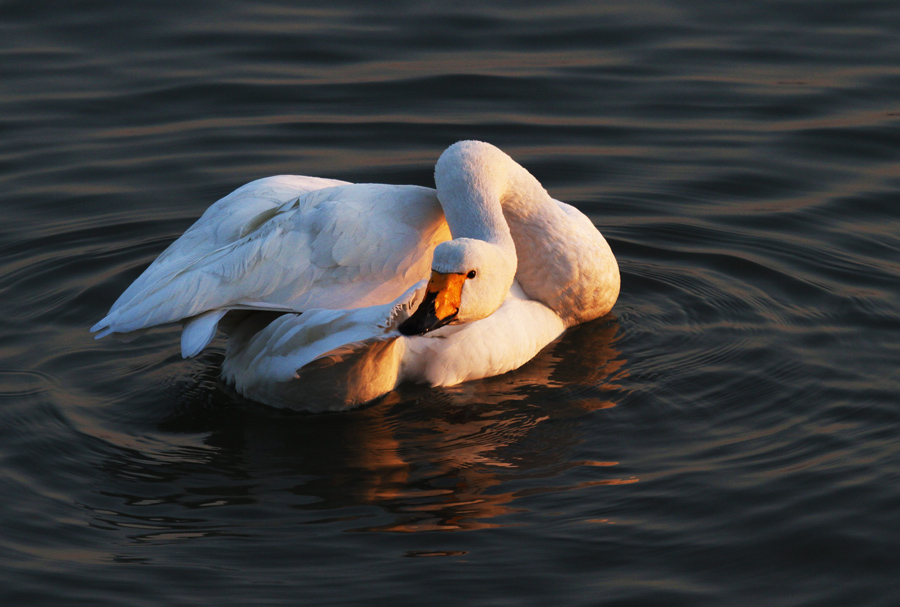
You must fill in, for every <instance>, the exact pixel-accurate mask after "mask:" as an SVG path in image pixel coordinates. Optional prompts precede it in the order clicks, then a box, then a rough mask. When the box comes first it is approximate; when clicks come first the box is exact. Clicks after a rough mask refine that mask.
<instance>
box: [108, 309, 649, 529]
mask: <svg viewBox="0 0 900 607" xmlns="http://www.w3.org/2000/svg"><path fill="white" fill-rule="evenodd" d="M619 332H620V328H619V325H618V323H617V321H615V320H610V319H609V318H607V319H601V320H598V321H595V322H592V323H589V324H587V325H583V326H580V327H576V328H574V329H572V330H570V331H569V332H568V333H566V334H565V335H564V336H563V338H561V339H560V340H558V341H557V342H555V343H554V344H551V346H549V347H548V348H546V349H545V350H544V351H543V352H541V353H540V354H539V355H538V356H537V357H536V358H535V359H534V360H532V361H531V362H530V363H528V364H527V365H525V366H523V367H522V368H521V369H519V370H518V371H515V372H512V373H509V374H506V375H502V376H499V377H493V378H490V379H487V380H483V381H476V382H470V383H468V384H463V385H461V386H456V387H453V388H443V389H437V390H434V389H430V388H428V387H425V386H415V385H409V386H403V387H402V388H401V389H400V390H398V391H396V392H393V393H391V394H389V395H387V396H386V397H384V398H382V399H381V400H379V401H378V402H377V403H376V404H374V405H372V406H369V407H366V408H363V409H360V410H356V411H351V412H345V413H339V414H318V415H310V414H297V413H288V412H283V411H276V410H272V409H270V408H267V407H261V406H258V405H253V404H249V403H248V404H245V405H234V404H231V405H229V404H227V402H225V403H214V404H213V407H214V408H215V409H216V410H215V412H214V413H212V412H210V411H209V410H208V409H207V408H205V407H204V406H203V405H200V406H198V405H196V404H189V405H188V406H187V407H186V408H184V409H182V410H181V411H180V413H179V414H178V415H177V416H176V417H173V418H171V419H169V420H167V421H166V422H163V423H162V424H160V426H159V428H158V431H159V432H162V433H163V434H167V435H178V434H184V435H187V436H198V435H201V436H203V439H202V444H197V445H195V446H193V447H192V446H187V445H186V446H183V447H181V448H180V449H179V450H178V452H177V454H165V453H160V454H159V455H158V456H157V455H156V454H153V455H151V453H152V449H150V448H148V446H147V445H144V446H143V448H142V449H141V450H137V449H135V448H134V447H135V445H134V444H133V439H129V438H125V437H123V440H126V441H127V442H128V444H124V445H118V447H117V448H116V449H115V452H114V453H115V454H116V455H115V456H114V457H110V458H108V459H107V460H106V461H105V462H104V467H105V469H106V472H107V473H108V474H109V475H111V476H112V477H114V478H116V479H118V480H119V481H127V482H126V483H125V485H126V486H128V487H132V488H138V489H139V491H138V492H134V491H132V492H131V493H129V490H124V489H123V492H122V493H120V494H119V495H118V496H117V497H118V498H119V499H120V500H121V502H122V503H121V508H120V509H118V510H114V509H113V508H111V507H107V508H103V509H96V510H94V516H95V519H96V521H97V522H98V524H103V525H115V526H117V527H120V528H125V529H128V530H129V533H128V535H129V536H130V537H131V538H132V539H133V540H135V541H150V540H154V541H158V540H173V539H187V538H191V537H207V536H210V535H216V534H228V530H227V529H222V528H218V527H216V525H213V524H211V523H209V522H208V521H207V520H206V519H205V518H204V517H203V516H202V515H201V513H202V509H204V508H217V507H224V506H245V505H248V504H257V503H260V502H266V501H267V500H269V499H271V498H272V494H271V492H272V491H276V492H277V493H279V494H281V497H279V498H277V501H279V502H284V503H285V505H287V506H289V507H291V508H295V509H300V510H302V511H307V512H309V513H310V514H311V515H313V516H314V517H315V520H311V521H310V522H311V523H322V522H324V520H334V521H337V520H343V521H346V522H347V523H348V524H350V521H356V520H357V519H360V518H371V517H372V516H376V518H378V519H379V522H378V524H374V525H370V524H365V522H364V521H358V522H354V523H353V524H352V525H350V527H349V528H350V529H356V530H361V531H363V530H364V531H402V532H416V531H431V530H461V529H479V528H484V527H491V526H496V525H499V524H502V523H499V522H496V521H494V520H493V519H496V518H497V517H500V516H502V515H505V514H508V513H511V512H514V509H513V507H512V506H511V504H512V503H513V502H514V501H515V500H517V499H518V498H521V497H524V496H528V495H534V494H537V493H545V492H558V491H568V490H572V489H579V488H583V487H587V486H592V485H612V484H620V483H632V482H636V480H637V479H634V478H620V477H618V476H617V475H616V474H615V466H616V462H608V461H578V460H573V459H572V456H571V451H572V449H573V447H575V446H576V445H578V444H579V443H580V442H581V441H582V440H583V437H582V436H581V434H580V432H581V428H580V426H579V424H578V423H577V419H578V418H579V417H581V416H584V415H587V414H590V413H592V412H594V411H598V410H601V409H606V408H609V407H613V406H615V402H616V399H617V395H618V391H617V388H618V386H617V385H616V382H617V381H618V380H620V379H621V378H623V377H625V376H626V374H627V372H626V370H625V364H626V361H625V360H623V359H622V358H621V355H620V352H619V351H618V350H617V349H616V348H615V342H616V341H617V338H618V336H619ZM197 390H202V391H204V392H206V393H208V392H209V391H210V386H209V385H208V383H207V382H206V381H201V382H200V383H199V384H198V385H193V386H191V387H189V388H188V389H187V391H186V393H185V394H184V396H185V397H186V398H187V399H188V400H189V401H190V399H191V398H193V396H192V393H193V391H197ZM219 399H221V400H223V401H228V400H229V395H227V394H224V393H220V394H219ZM572 420H576V423H569V422H570V421H572ZM104 436H105V437H106V439H107V440H109V439H110V438H111V437H115V436H116V435H115V433H110V432H106V431H104ZM112 440H116V439H115V438H113V439H112ZM171 442H177V440H176V441H171ZM578 467H584V468H585V471H584V472H581V473H578V474H574V475H572V474H567V472H568V471H570V470H571V469H573V468H578ZM572 476H574V477H576V478H581V477H588V478H587V479H586V480H578V481H577V482H574V483H570V484H564V481H563V479H565V478H570V477H572ZM135 483H136V485H135ZM173 486H177V487H178V488H179V489H180V491H178V490H176V491H173V490H172V487H173ZM162 487H166V490H165V491H164V492H160V491H158V490H155V488H162ZM284 494H290V495H292V496H295V497H294V498H293V499H289V500H285V497H284ZM296 498H299V499H296ZM164 504H165V505H168V506H169V510H168V511H169V512H171V506H172V505H179V506H181V507H183V508H184V511H183V512H184V515H183V516H178V517H175V518H173V517H171V516H165V517H161V516H156V515H149V516H148V515H144V514H142V513H141V511H142V510H143V509H147V508H149V509H151V510H152V509H153V507H155V506H160V505H164ZM361 506H375V507H377V508H378V509H379V510H380V511H381V512H380V513H379V514H377V515H373V514H372V512H368V511H367V512H366V513H365V514H353V515H349V516H345V515H343V514H340V511H342V510H346V509H351V510H352V509H354V508H358V507H361ZM330 511H331V512H332V513H331V514H329V512H330ZM334 511H337V512H338V514H334ZM384 514H387V515H389V520H388V522H381V521H382V520H383V519H384V516H383V515H384Z"/></svg>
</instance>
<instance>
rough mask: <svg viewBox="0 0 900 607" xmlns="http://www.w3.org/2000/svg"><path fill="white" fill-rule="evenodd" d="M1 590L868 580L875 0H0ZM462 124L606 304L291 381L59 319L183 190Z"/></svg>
mask: <svg viewBox="0 0 900 607" xmlns="http://www.w3.org/2000/svg"><path fill="white" fill-rule="evenodd" d="M0 40H2V42H0V133H2V137H0V184H2V192H3V196H2V199H0V213H2V217H3V223H2V227H0V292H2V297H0V335H2V336H3V337H2V342H0V377H2V379H0V494H2V495H3V499H2V500H0V588H2V590H0V603H2V604H3V605H16V606H18V605H62V606H70V605H91V606H98V605H99V606H102V605H136V606H142V605H153V606H157V605H160V606H161V605H166V606H169V605H208V604H217V605H250V604H254V605H288V604H290V605H294V604H303V605H358V604H383V605H413V604H416V605H419V604H422V603H423V602H427V603H429V604H434V605H459V604H475V605H501V604H503V605H616V606H621V605H773V606H788V605H817V606H821V605H834V606H846V605H854V606H860V605H862V606H888V605H896V604H898V603H900V586H898V584H897V582H896V574H897V571H898V570H900V567H898V565H900V558H898V548H900V515H898V512H900V474H898V470H900V441H898V430H900V411H898V407H897V395H898V394H900V374H898V363H900V347H898V344H900V310H898V307H900V214H898V212H897V211H896V205H897V202H898V200H900V103H898V99H900V63H898V58H900V8H898V6H897V4H896V3H895V2H893V1H892V0H871V1H859V2H857V1H854V2H849V1H846V2H845V1H841V0H834V1H827V2H822V1H816V2H812V1H810V2H801V1H792V2H754V3H722V2H705V1H694V2H686V1H682V2H661V1H653V0H646V1H645V0H638V1H636V2H630V3H602V4H601V3H594V2H588V1H584V2H578V1H571V2H554V3H546V2H540V3H537V2H536V3H520V2H516V3H511V2H510V3H502V2H501V3H493V4H491V5H486V4H485V3H469V2H454V3H449V4H448V3H437V2H435V3H421V2H409V3H406V2H381V3H365V2H358V3H354V2H327V3H324V2H323V3H320V4H316V5H313V4H311V3H304V4H303V5H299V6H298V5H296V4H294V3H289V2H284V3H279V2H275V1H265V2H253V3H250V2H240V3H239V2H208V1H204V0H188V1H185V2H180V3H178V4H177V6H176V5H167V6H160V5H159V4H158V3H156V2H152V3H151V2H140V1H130V2H126V3H122V2H110V1H107V0H96V1H93V2H78V3H75V2H70V3H43V2H16V1H7V2H3V3H2V4H0ZM464 138H478V139H483V140H486V141H490V142H492V143H494V144H496V145H498V146H499V147H501V148H502V149H504V150H505V151H507V152H508V153H510V154H511V155H512V156H513V157H514V158H516V159H517V160H518V161H519V162H520V163H522V164H523V165H524V166H526V167H527V168H529V169H530V170H531V171H532V173H533V174H535V176H537V177H538V178H539V179H540V180H541V181H542V182H543V183H544V185H545V186H546V187H547V188H548V189H549V190H550V192H551V193H552V194H553V195H554V196H555V197H557V198H559V199H561V200H565V201H567V202H570V203H572V204H575V205H576V206H578V207H579V208H580V209H582V210H583V211H584V212H585V213H587V214H588V215H589V216H590V217H591V218H592V220H593V221H594V222H595V223H596V224H597V225H598V226H599V227H600V228H601V230H602V231H603V233H604V234H605V235H606V237H607V239H608V240H609V241H610V244H611V246H612V247H613V250H614V251H615V253H616V255H617V257H618V259H619V262H620V265H621V269H622V278H623V279H622V294H621V296H620V299H619V302H618V304H617V305H616V307H615V309H614V311H613V313H612V314H611V315H610V316H609V317H607V318H604V319H601V320H598V321H595V322H593V323H589V324H587V325H584V326H581V327H578V328H576V329H574V330H571V331H569V332H568V333H566V334H565V335H564V336H563V337H562V338H561V339H560V340H559V341H557V342H555V343H554V344H552V345H551V346H550V347H549V348H548V349H547V350H545V351H544V352H542V353H541V354H540V355H539V356H538V357H537V358H536V359H535V360H534V361H532V362H531V363H530V364H528V365H527V366H525V367H523V368H522V369H520V370H519V371H517V372H514V373H511V374H508V375H505V376H502V377H497V378H493V379H490V380H486V381H482V382H473V383H471V384H466V385H463V386H460V387H458V388H453V389H442V390H430V389H427V388H424V387H418V386H409V387H404V388H403V389H402V390H400V391H398V392H397V393H395V394H392V395H390V396H389V397H387V398H386V399H385V400H383V401H381V402H379V403H377V404H375V405H374V406H372V407H369V408H365V409H362V410H359V411H355V412H351V413H346V414H334V415H303V414H290V413H285V412H281V411H277V410H273V409H270V408H267V407H264V406H260V405H254V404H253V403H248V402H245V401H241V400H240V399H238V398H237V397H235V395H233V394H232V393H231V392H229V390H228V389H227V388H226V387H224V386H221V385H220V384H219V382H218V380H217V377H218V366H219V364H220V362H221V359H222V353H223V342H222V341H221V340H217V341H216V342H215V343H214V347H212V348H211V349H210V350H208V351H207V352H206V353H205V354H204V355H203V356H201V357H199V358H198V359H195V360H191V361H183V360H181V359H180V356H179V346H178V331H177V330H176V329H165V330H161V331H157V332H154V333H150V334H149V335H147V336H145V337H144V338H142V339H140V340H138V341H135V342H133V343H131V344H125V345H122V344H116V343H114V342H111V341H109V340H104V341H101V342H94V341H93V340H92V339H91V337H90V335H89V334H88V332H87V328H88V327H89V326H90V325H92V324H93V323H94V322H96V321H97V320H98V319H99V318H101V317H102V316H103V314H104V313H105V311H106V309H107V308H108V307H109V305H110V304H111V303H112V301H113V300H114V299H115V297H116V296H117V295H118V294H119V293H120V292H121V291H122V290H123V289H124V288H125V287H126V286H127V285H128V284H129V283H130V282H131V281H132V280H133V279H134V278H135V277H136V276H137V275H138V274H139V273H140V271H141V270H142V269H143V268H144V267H145V266H146V265H147V264H148V263H149V262H150V261H151V260H152V259H153V258H154V257H155V256H156V255H157V254H158V253H159V252H160V251H161V250H162V249H163V248H164V247H165V246H166V245H167V244H168V243H169V242H171V241H172V240H173V239H174V238H175V237H176V236H177V235H178V234H180V233H181V232H182V231H183V230H184V229H185V228H186V227H187V226H189V225H190V224H191V223H192V221H193V220H194V219H195V218H196V217H198V216H199V215H200V213H201V212H202V211H203V210H204V209H205V208H206V207H207V206H208V205H209V204H211V203H212V202H213V201H215V200H216V199H217V198H219V197H221V196H223V195H225V194H226V193H228V192H229V191H231V190H232V189H234V188H235V187H237V186H239V185H241V184H243V183H245V182H247V181H250V180H252V179H255V178H257V177H261V176H265V175H271V174H278V173H297V174H309V175H318V176H325V177H334V178H340V179H347V180H351V181H378V182H386V183H414V184H419V185H431V184H432V176H431V173H432V167H433V164H434V161H435V160H436V158H437V156H438V155H439V154H440V152H441V151H442V150H443V149H444V148H445V147H446V146H447V145H449V144H450V143H452V142H454V141H456V140H459V139H464Z"/></svg>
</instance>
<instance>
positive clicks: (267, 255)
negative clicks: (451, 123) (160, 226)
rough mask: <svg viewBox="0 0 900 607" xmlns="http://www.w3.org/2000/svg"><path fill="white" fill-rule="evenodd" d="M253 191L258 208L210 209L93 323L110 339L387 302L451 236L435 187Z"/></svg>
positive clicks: (426, 265) (423, 270) (424, 269)
mask: <svg viewBox="0 0 900 607" xmlns="http://www.w3.org/2000/svg"><path fill="white" fill-rule="evenodd" d="M245 187H246V186H245ZM240 191H241V190H238V191H237V192H235V193H234V194H232V195H233V196H234V195H235V194H238V193H239V192H240ZM251 191H253V192H254V196H253V197H252V201H253V204H252V206H254V209H253V210H254V211H255V214H254V213H253V212H247V211H245V210H243V209H240V210H238V208H237V207H238V205H237V204H236V201H235V200H234V199H233V200H231V201H229V204H226V205H222V206H221V207H220V208H218V209H217V210H216V211H214V212H212V213H211V212H210V211H212V209H210V211H207V213H206V214H204V216H203V217H201V219H200V220H199V221H198V222H197V224H195V226H194V227H192V228H191V229H189V230H188V231H187V232H186V233H185V234H184V235H183V236H182V238H181V239H179V241H176V242H175V243H173V245H172V246H171V247H170V248H169V249H168V250H167V251H165V252H164V253H163V254H162V255H161V256H160V259H158V260H157V262H154V264H153V265H151V266H150V267H149V268H148V269H147V272H145V275H147V276H145V275H142V276H141V277H139V278H138V280H137V281H136V282H135V285H132V287H130V288H129V289H128V290H127V291H126V292H125V293H124V294H123V295H122V297H121V298H120V299H119V300H118V301H117V302H116V303H115V304H114V305H113V308H112V309H111V311H110V313H109V315H108V316H107V317H106V318H104V319H103V320H102V321H100V323H98V324H97V325H95V326H94V327H93V329H92V330H94V331H100V334H99V337H102V336H103V335H106V334H109V333H111V332H118V333H124V332H130V331H134V330H137V329H141V328H144V327H150V326H155V325H159V324H165V323H170V322H174V321H178V320H182V319H188V318H191V317H194V316H197V315H198V314H204V313H207V312H209V311H213V310H227V309H266V310H277V311H303V310H308V309H311V308H354V307H362V306H367V305H373V304H377V303H384V302H386V301H391V300H392V299H393V298H395V297H396V296H397V295H398V294H400V293H402V292H403V291H404V290H405V289H407V288H408V287H409V286H410V285H411V284H413V283H415V282H416V281H418V280H420V279H421V278H422V277H423V276H425V275H427V272H428V268H429V266H430V263H431V252H432V249H433V248H434V246H435V245H436V244H437V243H438V242H440V241H441V240H445V239H447V238H449V230H447V228H446V222H445V221H444V219H443V214H442V211H441V208H440V205H439V203H438V201H437V198H436V196H435V194H434V190H431V189H429V188H422V187H418V186H390V185H377V184H348V185H339V186H334V187H325V188H321V189H317V190H313V191H310V192H306V193H301V195H300V196H298V197H297V198H296V199H292V200H288V201H287V202H282V203H280V204H267V203H265V202H259V200H260V198H264V197H262V196H259V191H260V190H259V189H256V190H253V189H251ZM273 198H275V197H269V200H270V201H271V200H272V199H273ZM236 199H240V196H236ZM221 202H222V201H220V203H221ZM218 204H219V203H217V205H218ZM214 206H215V205H214ZM237 215H239V217H237ZM217 218H220V219H222V221H220V222H217V221H216V219H217ZM182 239H183V240H182ZM222 243H224V244H222ZM210 318H212V317H210ZM207 329H208V327H204V331H197V334H198V335H208V334H209V332H208V330H207ZM204 345H205V344H204ZM188 349H189V350H194V349H196V346H193V347H190V348H188Z"/></svg>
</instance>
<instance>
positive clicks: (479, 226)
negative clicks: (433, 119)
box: [434, 141, 521, 251]
mask: <svg viewBox="0 0 900 607" xmlns="http://www.w3.org/2000/svg"><path fill="white" fill-rule="evenodd" d="M498 154H499V156H501V157H502V158H501V159H499V160H500V161H499V162H498V158H497V157H496V156H497V155H498ZM509 164H512V165H514V166H515V167H517V168H521V167H518V165H516V164H515V163H514V162H513V160H512V159H511V158H509V157H508V156H506V154H504V153H503V152H501V151H500V150H498V149H497V148H494V147H493V146H491V145H488V144H486V143H481V142H477V141H461V142H459V143H455V144H453V145H452V146H450V147H449V148H447V150H446V151H445V152H444V153H443V154H442V155H441V157H440V158H439V159H438V162H437V165H436V166H435V170H434V182H435V185H436V186H437V193H438V200H440V201H441V206H442V207H443V209H444V215H445V216H446V218H447V225H448V226H449V227H450V233H451V234H452V235H453V238H475V239H478V240H484V241H486V242H489V243H492V244H496V245H499V246H501V247H503V248H505V249H509V250H511V251H515V245H514V244H513V239H512V235H511V234H510V231H509V226H508V225H507V223H506V218H505V217H504V216H503V206H502V203H503V199H504V198H505V197H506V192H507V191H508V183H507V180H508V173H509V168H510V167H509Z"/></svg>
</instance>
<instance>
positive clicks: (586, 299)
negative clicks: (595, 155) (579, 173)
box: [434, 141, 619, 325]
mask: <svg viewBox="0 0 900 607" xmlns="http://www.w3.org/2000/svg"><path fill="white" fill-rule="evenodd" d="M434 179H435V184H436V185H437V192H438V199H439V200H440V201H441V205H442V206H443V208H444V214H445V215H446V217H447V223H448V225H449V226H450V231H451V233H452V234H453V237H454V238H460V237H469V238H478V239H480V240H486V241H488V242H492V243H496V244H499V245H501V246H503V247H508V249H507V250H511V251H513V252H514V253H518V254H517V255H516V258H517V269H516V273H515V278H516V280H517V281H518V282H519V285H520V286H521V287H522V289H523V291H524V292H525V293H526V294H527V295H528V297H530V298H531V299H534V300H537V301H540V302H541V303H543V304H544V305H546V306H548V307H549V308H551V309H552V310H554V311H555V312H556V313H557V314H559V315H560V317H561V318H562V319H563V321H564V322H566V324H569V325H571V324H576V323H578V322H584V321H585V320H590V319H592V318H597V317H599V316H602V315H603V314H606V313H607V312H608V311H609V310H610V308H612V305H613V303H614V302H615V300H616V297H617V295H618V292H619V269H618V265H617V264H616V260H615V257H614V256H613V254H612V251H610V249H609V245H608V244H607V243H606V240H604V238H603V236H602V235H601V234H600V232H598V231H597V228H596V227H594V225H593V224H592V223H591V221H590V220H589V219H588V218H587V217H585V216H584V215H583V214H581V213H580V212H579V211H577V210H576V209H574V208H573V207H570V206H569V205H565V204H562V203H559V202H557V201H556V200H554V199H553V198H551V197H550V195H549V194H548V193H547V191H546V190H545V189H544V188H543V186H542V185H541V184H540V182H539V181H538V180H537V179H535V178H534V177H533V176H532V175H531V173H529V172H528V171H527V170H525V169H524V168H523V167H522V166H520V165H519V164H518V163H516V161H514V160H513V159H512V158H510V157H509V156H507V155H506V154H505V153H503V152H502V151H500V150H499V149H497V148H496V147H494V146H493V145H490V144H488V143H482V142H479V141H460V142H459V143H455V144H453V145H452V146H450V147H449V148H447V150H446V151H445V152H444V153H443V154H442V155H441V157H440V159H438V162H437V165H436V167H435V173H434Z"/></svg>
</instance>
